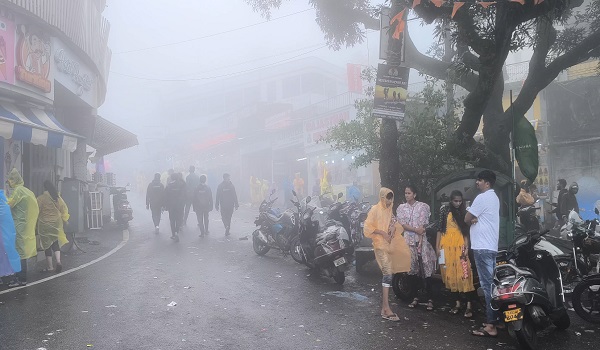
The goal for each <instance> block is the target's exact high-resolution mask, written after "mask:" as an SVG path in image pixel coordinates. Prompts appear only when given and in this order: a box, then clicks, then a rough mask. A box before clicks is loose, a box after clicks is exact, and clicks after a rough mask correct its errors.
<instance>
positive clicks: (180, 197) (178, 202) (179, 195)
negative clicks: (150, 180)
mask: <svg viewBox="0 0 600 350" xmlns="http://www.w3.org/2000/svg"><path fill="white" fill-rule="evenodd" d="M185 190H186V185H185V181H183V175H182V174H181V173H174V174H173V175H171V180H170V182H169V183H168V184H167V187H166V188H165V206H166V208H167V211H168V212H169V221H170V222H171V239H172V240H175V241H176V242H179V232H180V230H181V225H182V221H183V211H184V209H185V198H186V193H185Z"/></svg>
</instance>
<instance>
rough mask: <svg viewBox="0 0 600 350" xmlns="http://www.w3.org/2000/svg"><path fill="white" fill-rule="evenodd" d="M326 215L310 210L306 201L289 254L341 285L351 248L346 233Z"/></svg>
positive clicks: (351, 257) (350, 258) (317, 209)
mask: <svg viewBox="0 0 600 350" xmlns="http://www.w3.org/2000/svg"><path fill="white" fill-rule="evenodd" d="M341 195H342V194H341V193H340V194H339V195H338V199H339V198H341ZM332 205H335V204H332ZM328 211H329V210H325V209H324V208H319V207H316V206H310V197H308V198H307V200H306V208H305V210H304V211H303V213H302V220H301V221H300V232H299V240H298V241H297V244H296V246H295V248H293V249H292V250H294V251H296V252H298V253H299V255H300V256H301V257H302V260H303V262H304V264H305V265H306V266H308V267H310V268H311V269H315V270H318V271H319V273H320V274H322V275H325V276H327V277H332V278H333V279H334V280H335V282H336V283H338V284H343V283H344V281H345V280H346V271H348V270H349V269H350V266H351V264H352V261H353V259H354V258H353V256H352V252H353V248H352V246H351V244H350V241H349V237H348V233H347V232H346V229H345V228H344V227H343V225H342V224H341V223H340V222H339V221H335V220H331V219H330V218H329V215H328Z"/></svg>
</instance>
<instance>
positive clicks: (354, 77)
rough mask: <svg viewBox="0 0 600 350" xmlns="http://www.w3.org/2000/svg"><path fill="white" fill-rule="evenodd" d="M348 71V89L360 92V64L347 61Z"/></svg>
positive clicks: (361, 88)
mask: <svg viewBox="0 0 600 350" xmlns="http://www.w3.org/2000/svg"><path fill="white" fill-rule="evenodd" d="M347 71H348V91H349V92H356V93H359V94H362V92H363V87H362V76H361V73H362V72H361V66H360V64H352V63H348V65H347Z"/></svg>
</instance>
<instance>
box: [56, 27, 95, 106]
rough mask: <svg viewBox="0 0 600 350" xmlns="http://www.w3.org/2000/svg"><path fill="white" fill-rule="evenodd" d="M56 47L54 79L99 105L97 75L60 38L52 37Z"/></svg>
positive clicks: (84, 99)
mask: <svg viewBox="0 0 600 350" xmlns="http://www.w3.org/2000/svg"><path fill="white" fill-rule="evenodd" d="M52 47H53V48H54V65H53V67H52V69H53V71H54V79H55V80H56V81H57V82H59V83H60V85H62V86H64V87H65V88H67V89H68V90H69V91H71V92H72V93H73V94H75V95H76V96H78V97H79V98H81V99H82V100H83V101H85V102H87V103H88V104H89V105H90V106H92V107H97V105H96V104H97V89H96V86H97V84H96V83H97V76H96V74H95V73H94V72H93V71H92V70H91V69H90V68H88V66H87V65H86V64H85V63H82V61H81V60H80V59H79V57H78V56H77V55H76V54H75V53H74V52H73V51H72V50H71V49H69V48H68V47H67V46H66V45H65V44H63V43H62V41H60V40H59V39H58V38H52Z"/></svg>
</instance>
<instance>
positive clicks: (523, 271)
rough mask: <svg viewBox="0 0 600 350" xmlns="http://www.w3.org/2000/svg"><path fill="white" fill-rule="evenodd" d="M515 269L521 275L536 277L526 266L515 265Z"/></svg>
mask: <svg viewBox="0 0 600 350" xmlns="http://www.w3.org/2000/svg"><path fill="white" fill-rule="evenodd" d="M514 269H515V271H516V272H517V273H518V274H519V275H523V276H531V277H533V278H535V279H538V277H537V275H536V274H535V272H534V271H533V270H532V269H530V268H528V267H517V266H514Z"/></svg>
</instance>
